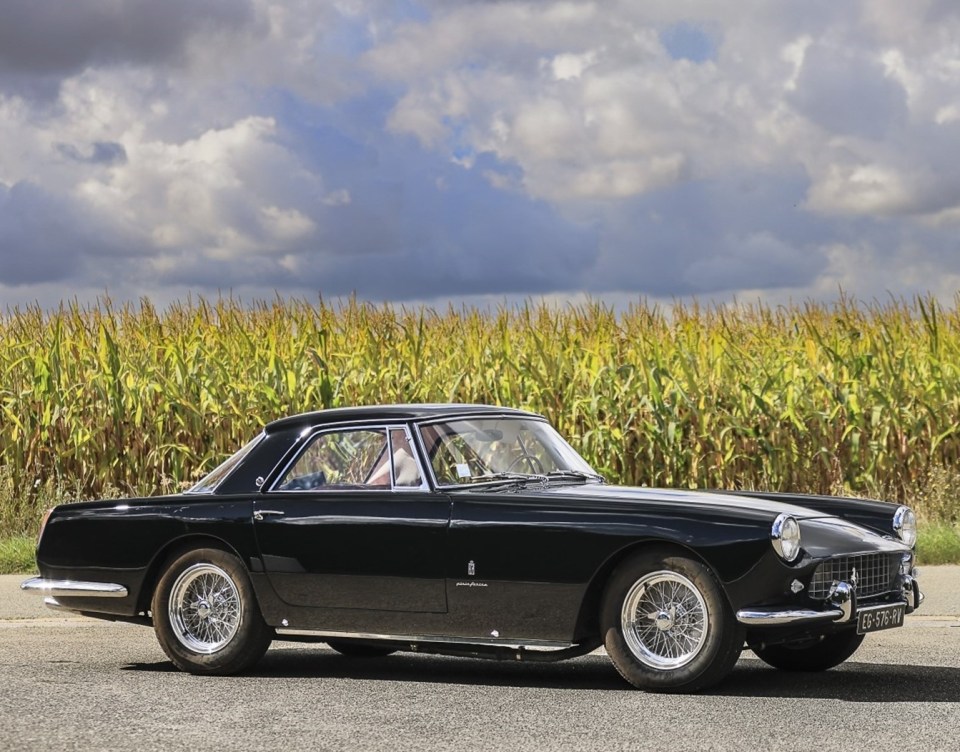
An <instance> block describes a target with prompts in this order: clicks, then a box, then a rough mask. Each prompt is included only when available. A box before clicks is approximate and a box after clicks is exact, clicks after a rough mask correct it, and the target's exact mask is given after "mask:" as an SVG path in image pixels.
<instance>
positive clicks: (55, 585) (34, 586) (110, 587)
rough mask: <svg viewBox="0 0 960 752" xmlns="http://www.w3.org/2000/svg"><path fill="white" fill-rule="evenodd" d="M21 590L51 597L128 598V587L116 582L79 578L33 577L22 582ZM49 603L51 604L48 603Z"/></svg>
mask: <svg viewBox="0 0 960 752" xmlns="http://www.w3.org/2000/svg"><path fill="white" fill-rule="evenodd" d="M20 589H21V590H26V591H29V592H33V593H40V594H42V595H45V596H47V597H49V598H51V599H52V598H65V597H70V598H126V597H127V589H126V588H125V587H124V586H123V585H118V584H116V583H114V582H79V581H77V580H46V579H44V578H43V577H32V578H31V579H29V580H25V581H24V582H22V583H21V584H20ZM48 605H49V604H48Z"/></svg>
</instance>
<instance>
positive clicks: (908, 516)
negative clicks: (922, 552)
mask: <svg viewBox="0 0 960 752" xmlns="http://www.w3.org/2000/svg"><path fill="white" fill-rule="evenodd" d="M893 532H895V533H896V534H897V537H899V538H900V540H902V541H903V542H904V543H906V544H907V545H908V546H910V547H911V548H913V544H914V543H916V542H917V515H915V514H914V513H913V510H912V509H911V508H910V507H897V511H896V512H894V513H893Z"/></svg>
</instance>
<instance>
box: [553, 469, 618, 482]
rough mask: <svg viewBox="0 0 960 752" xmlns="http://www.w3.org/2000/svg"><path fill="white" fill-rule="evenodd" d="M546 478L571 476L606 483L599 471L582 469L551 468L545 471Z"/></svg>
mask: <svg viewBox="0 0 960 752" xmlns="http://www.w3.org/2000/svg"><path fill="white" fill-rule="evenodd" d="M547 477H548V478H572V479H574V480H595V481H598V482H599V483H606V482H607V479H606V478H604V477H603V476H602V475H600V474H599V473H585V472H583V471H582V470H551V471H550V472H549V473H547Z"/></svg>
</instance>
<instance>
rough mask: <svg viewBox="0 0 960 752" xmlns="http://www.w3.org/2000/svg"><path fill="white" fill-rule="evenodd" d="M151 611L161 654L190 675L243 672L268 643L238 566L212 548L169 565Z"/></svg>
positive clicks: (267, 633)
mask: <svg viewBox="0 0 960 752" xmlns="http://www.w3.org/2000/svg"><path fill="white" fill-rule="evenodd" d="M151 608H152V611H153V627H154V631H155V632H156V634H157V640H158V641H159V642H160V647H162V648H163V652H164V653H166V654H167V657H168V658H170V660H171V661H173V663H174V664H175V665H176V666H177V668H179V669H181V670H183V671H189V672H190V673H192V674H215V675H221V676H223V675H228V674H238V673H240V672H242V671H245V670H247V669H249V668H250V667H251V666H253V665H254V664H255V663H256V662H257V661H258V660H260V658H261V657H262V656H263V654H264V652H266V650H267V648H268V647H269V646H270V641H271V640H272V638H273V631H272V630H271V629H270V627H268V626H267V625H266V623H265V622H264V621H263V617H262V616H261V614H260V607H259V606H258V605H257V600H256V597H255V596H254V593H253V586H252V585H251V584H250V578H249V577H247V573H246V571H245V570H244V568H243V564H242V563H241V562H240V560H239V559H238V558H237V557H236V556H234V555H232V554H229V553H227V552H226V551H221V550H220V549H216V548H198V549H194V550H192V551H187V552H186V553H184V554H181V555H180V556H178V557H177V558H176V559H174V560H173V561H172V562H170V564H169V565H168V566H167V569H166V570H165V571H164V573H163V576H162V577H161V578H160V582H159V583H158V584H157V589H156V590H155V591H154V593H153V602H152V606H151Z"/></svg>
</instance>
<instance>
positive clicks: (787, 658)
mask: <svg viewBox="0 0 960 752" xmlns="http://www.w3.org/2000/svg"><path fill="white" fill-rule="evenodd" d="M863 638H864V635H862V634H857V631H856V630H855V629H848V630H846V631H844V632H835V633H834V634H830V635H824V637H823V638H822V639H821V640H820V641H819V642H815V643H813V644H811V643H810V642H805V643H799V644H796V645H791V644H789V643H785V644H782V645H766V646H764V645H751V646H750V649H751V650H753V652H754V653H756V654H757V658H759V659H760V660H761V661H763V662H764V663H767V664H769V665H771V666H773V667H774V668H778V669H780V670H781V671H826V670H827V669H830V668H833V667H834V666H839V665H840V664H841V663H843V662H844V661H845V660H847V658H849V657H850V656H851V655H853V654H854V653H855V652H857V648H859V647H860V644H861V643H862V642H863Z"/></svg>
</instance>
